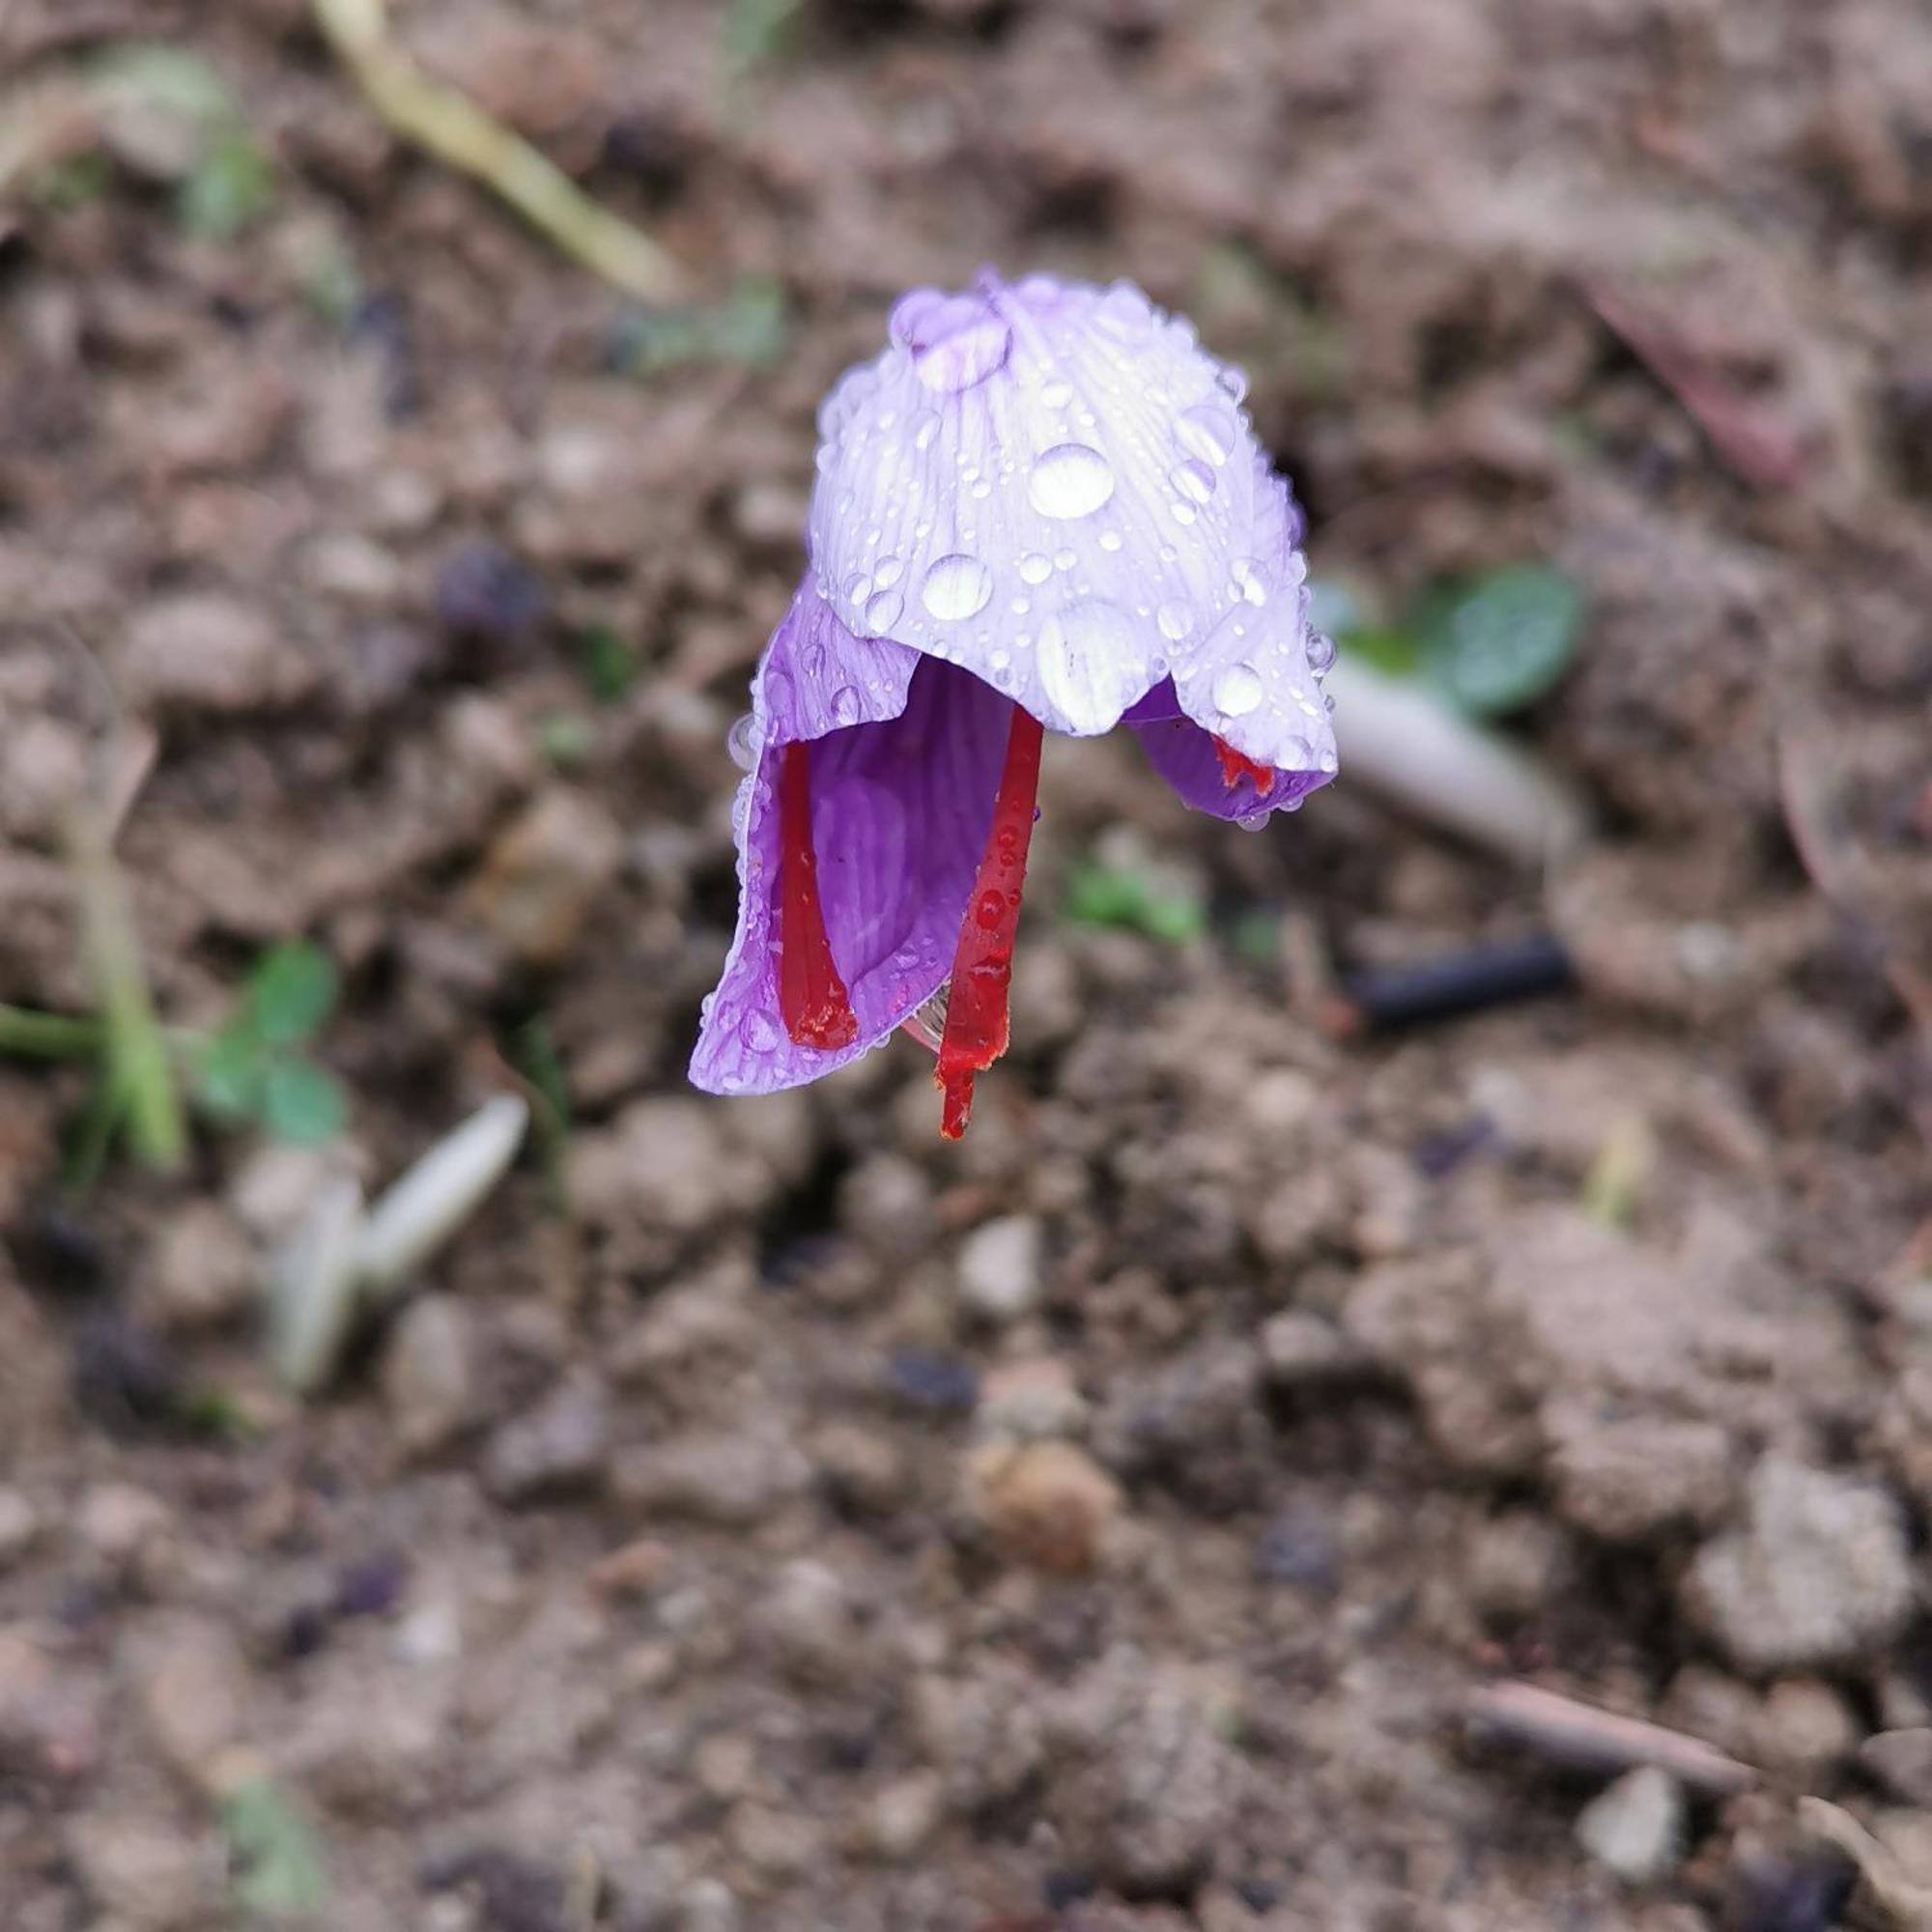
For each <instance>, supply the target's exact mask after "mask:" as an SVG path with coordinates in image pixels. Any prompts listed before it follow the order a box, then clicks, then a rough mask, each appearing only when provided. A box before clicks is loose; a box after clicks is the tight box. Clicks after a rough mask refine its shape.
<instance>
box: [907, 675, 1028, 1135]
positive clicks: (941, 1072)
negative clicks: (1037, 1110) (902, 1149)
mask: <svg viewBox="0 0 1932 1932" xmlns="http://www.w3.org/2000/svg"><path fill="white" fill-rule="evenodd" d="M1040 738H1041V732H1040V725H1039V720H1038V719H1037V718H1035V717H1033V716H1032V715H1031V714H1030V713H1028V712H1025V711H1022V710H1021V709H1020V708H1019V706H1018V705H1014V707H1013V723H1012V728H1011V730H1010V731H1009V733H1008V735H1007V762H1006V765H1005V767H1004V768H1003V769H1002V771H1001V773H1000V789H999V794H998V796H997V797H996V798H995V799H994V801H993V829H992V831H991V832H990V833H989V834H988V835H987V838H986V849H985V850H984V851H983V852H982V853H981V854H980V869H979V871H978V872H977V873H976V874H975V876H974V879H973V896H972V897H971V898H970V899H968V900H967V902H966V917H965V919H964V920H962V921H961V922H960V926H959V946H958V950H957V951H956V952H954V953H953V955H952V992H951V994H950V995H949V996H948V1004H947V1008H946V1031H945V1033H944V1034H943V1035H942V1036H941V1037H940V1041H939V1064H938V1065H937V1066H936V1067H935V1068H934V1070H933V1076H932V1077H933V1079H934V1080H935V1081H936V1082H937V1083H938V1085H939V1089H940V1091H941V1092H942V1093H943V1094H945V1095H946V1106H945V1110H944V1112H943V1114H942V1115H941V1117H940V1122H939V1131H940V1132H941V1133H942V1134H944V1135H945V1136H946V1138H947V1139H948V1140H950V1141H956V1140H957V1139H958V1138H959V1136H960V1135H961V1134H963V1133H964V1132H965V1131H966V1122H967V1121H968V1120H969V1119H970V1118H971V1117H972V1113H973V1078H974V1075H975V1074H978V1073H982V1072H984V1071H985V1069H986V1068H987V1067H989V1066H990V1065H992V1064H993V1062H994V1061H996V1060H997V1059H999V1057H1000V1055H1001V1054H1003V1053H1004V1052H1006V1050H1007V1037H1008V1031H1009V1014H1008V1008H1007V992H1008V988H1009V986H1010V985H1011V983H1012V977H1013V938H1014V935H1015V934H1016V933H1017V932H1018V930H1019V923H1020V894H1021V891H1022V889H1023V888H1024V887H1025V885H1026V867H1027V847H1028V846H1029V844H1031V842H1032V840H1033V814H1034V801H1035V800H1036V798H1037V796H1038V794H1039V748H1040Z"/></svg>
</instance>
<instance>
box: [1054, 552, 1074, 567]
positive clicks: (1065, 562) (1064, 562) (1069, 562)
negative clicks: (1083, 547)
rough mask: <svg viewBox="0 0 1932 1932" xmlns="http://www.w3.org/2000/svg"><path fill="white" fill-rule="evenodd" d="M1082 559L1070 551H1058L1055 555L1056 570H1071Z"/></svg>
mask: <svg viewBox="0 0 1932 1932" xmlns="http://www.w3.org/2000/svg"><path fill="white" fill-rule="evenodd" d="M1079 561H1080V559H1079V558H1078V557H1077V556H1075V555H1074V554H1073V553H1072V552H1071V551H1070V550H1057V551H1055V552H1054V553H1053V567H1054V569H1055V570H1071V569H1072V568H1073V566H1074V565H1075V564H1076V563H1078V562H1079Z"/></svg>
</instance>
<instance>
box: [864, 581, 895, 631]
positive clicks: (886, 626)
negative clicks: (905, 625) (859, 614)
mask: <svg viewBox="0 0 1932 1932" xmlns="http://www.w3.org/2000/svg"><path fill="white" fill-rule="evenodd" d="M904 610H905V599H904V598H903V597H901V596H900V595H899V593H898V592H897V591H896V590H881V591H880V592H879V594H878V595H877V596H876V597H874V598H873V599H872V601H871V602H870V603H869V604H867V606H866V622H867V624H868V625H870V626H871V628H872V630H873V631H874V632H875V633H877V632H884V631H890V630H891V629H892V627H893V626H894V625H895V624H896V623H897V622H898V620H899V616H900V613H901V612H902V611H904Z"/></svg>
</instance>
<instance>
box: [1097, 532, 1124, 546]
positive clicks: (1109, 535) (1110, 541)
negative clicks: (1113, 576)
mask: <svg viewBox="0 0 1932 1932" xmlns="http://www.w3.org/2000/svg"><path fill="white" fill-rule="evenodd" d="M1120 547H1121V533H1120V531H1119V530H1102V531H1101V532H1100V548H1101V549H1102V550H1104V551H1116V550H1119V549H1120Z"/></svg>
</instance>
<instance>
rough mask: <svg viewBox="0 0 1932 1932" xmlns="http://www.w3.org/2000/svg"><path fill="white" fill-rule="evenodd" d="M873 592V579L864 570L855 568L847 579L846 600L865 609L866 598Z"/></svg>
mask: <svg viewBox="0 0 1932 1932" xmlns="http://www.w3.org/2000/svg"><path fill="white" fill-rule="evenodd" d="M871 594H872V580H871V578H870V577H868V576H867V574H866V572H865V571H863V570H855V571H854V572H853V573H852V575H851V576H850V577H848V578H847V579H846V580H845V601H846V603H848V604H855V605H857V606H858V607H859V608H860V609H861V610H864V609H865V606H866V599H867V598H868V597H869V596H870V595H871Z"/></svg>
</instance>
